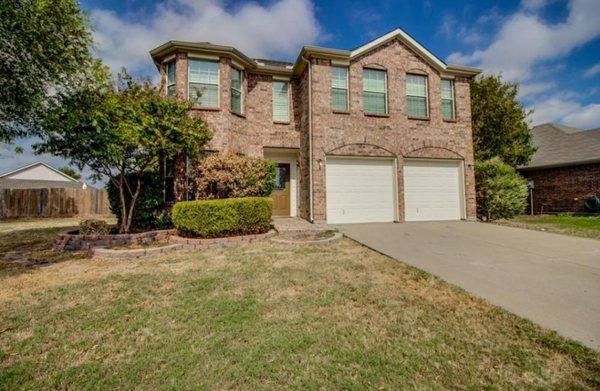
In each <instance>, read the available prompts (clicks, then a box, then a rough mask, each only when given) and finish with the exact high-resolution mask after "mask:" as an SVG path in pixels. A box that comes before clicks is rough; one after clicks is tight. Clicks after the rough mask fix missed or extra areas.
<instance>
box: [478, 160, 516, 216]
mask: <svg viewBox="0 0 600 391" xmlns="http://www.w3.org/2000/svg"><path fill="white" fill-rule="evenodd" d="M475 181H476V183H477V185H476V187H477V189H476V190H477V216H478V217H479V218H482V219H486V220H488V221H489V220H497V219H502V218H511V217H514V216H516V215H517V214H521V213H523V210H524V209H525V200H526V198H527V183H526V181H525V179H523V178H522V177H521V176H520V175H519V174H518V173H517V172H516V171H515V169H514V168H512V167H511V166H509V165H508V164H506V163H504V162H503V161H502V160H500V158H498V157H495V158H492V159H490V160H485V161H482V162H477V163H476V164H475Z"/></svg>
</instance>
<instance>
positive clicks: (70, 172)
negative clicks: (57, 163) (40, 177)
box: [58, 166, 81, 180]
mask: <svg viewBox="0 0 600 391" xmlns="http://www.w3.org/2000/svg"><path fill="white" fill-rule="evenodd" d="M58 171H60V172H62V173H63V174H66V175H68V176H70V177H71V178H73V179H77V180H79V179H81V174H79V173H78V172H77V171H75V170H74V169H72V168H71V167H68V166H64V167H61V168H59V169H58Z"/></svg>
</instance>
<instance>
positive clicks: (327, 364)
mask: <svg viewBox="0 0 600 391" xmlns="http://www.w3.org/2000/svg"><path fill="white" fill-rule="evenodd" d="M49 230H51V229H41V230H38V232H37V233H36V232H28V234H27V236H26V237H23V238H19V237H18V236H14V235H12V234H7V233H0V243H2V242H6V241H13V242H14V245H13V246H7V245H5V246H3V247H2V249H1V250H0V251H2V252H5V251H7V249H8V248H11V249H12V250H15V249H16V250H19V249H22V250H26V251H30V250H28V249H27V247H28V246H27V244H26V243H25V242H27V241H32V243H33V242H35V246H34V248H35V249H36V251H45V250H44V249H47V248H48V247H49V246H50V243H49V242H48V243H46V245H44V244H43V242H44V240H46V241H48V240H50V238H51V237H52V234H51V231H49ZM43 238H45V239H43ZM2 257H3V254H0V259H1V258H2ZM51 261H52V262H54V263H50V264H46V265H45V266H43V267H34V268H19V267H16V266H15V267H12V268H10V269H9V270H10V272H8V273H4V274H0V389H6V390H14V389H18V388H21V389H35V388H60V389H81V388H88V389H89V388H104V389H106V388H111V389H131V388H137V389H155V388H169V389H190V388H194V389H196V388H200V389H229V388H238V389H239V388H242V389H257V388H260V389H281V388H297V389H340V388H345V389H364V388H371V389H404V388H420V389H431V388H473V389H479V388H498V389H522V388H540V389H543V388H554V389H573V388H580V389H598V388H599V387H600V355H599V354H598V353H595V352H593V351H591V350H590V349H587V348H584V347H582V346H580V345H579V344H576V343H573V342H569V341H567V340H565V339H564V338H562V337H559V336H557V335H556V333H554V332H550V331H546V330H543V329H541V328H540V327H538V326H536V325H534V324H532V323H531V322H529V321H526V320H524V319H521V318H519V317H517V316H514V315H512V314H509V313H507V312H506V311H503V310H501V309H498V308H497V307H494V306H491V305H489V304H487V303H485V302H484V301H482V300H479V299H476V298H474V297H472V296H470V295H468V294H467V293H465V292H464V291H462V290H460V289H457V288H455V287H453V286H451V285H449V284H446V283H444V282H442V281H440V280H439V279H436V278H434V277H432V276H430V275H428V274H426V273H424V272H421V271H418V270H416V269H413V268H410V267H407V266H405V265H403V264H401V263H398V262H396V261H394V260H392V259H390V258H387V257H385V256H383V255H380V254H378V253H376V252H373V251H371V250H369V249H367V248H365V247H362V246H359V245H358V244H356V243H354V242H352V241H350V240H347V239H344V240H342V241H341V242H338V243H336V244H331V245H323V246H314V245H313V246H310V245H295V246H289V245H277V244H274V243H268V242H263V243H256V244H252V245H247V246H243V247H239V248H234V249H212V250H208V251H202V252H195V253H180V254H171V255H166V256H164V257H161V258H150V259H140V260H131V261H122V260H93V259H89V258H86V257H84V256H83V255H70V256H68V257H64V258H56V257H55V258H51Z"/></svg>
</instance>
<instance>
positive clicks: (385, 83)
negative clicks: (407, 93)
mask: <svg viewBox="0 0 600 391" xmlns="http://www.w3.org/2000/svg"><path fill="white" fill-rule="evenodd" d="M365 69H369V70H372V71H380V72H383V74H384V76H385V77H384V79H383V83H384V87H385V113H383V114H381V113H372V112H370V111H365V102H364V99H365V98H364V92H365V84H364V81H363V111H364V112H365V114H368V115H389V113H390V112H389V109H388V98H389V97H388V73H387V70H385V69H377V68H363V77H364V75H365V74H364V70H365ZM370 92H374V91H370Z"/></svg>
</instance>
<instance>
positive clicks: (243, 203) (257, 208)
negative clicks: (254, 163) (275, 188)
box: [172, 197, 273, 238]
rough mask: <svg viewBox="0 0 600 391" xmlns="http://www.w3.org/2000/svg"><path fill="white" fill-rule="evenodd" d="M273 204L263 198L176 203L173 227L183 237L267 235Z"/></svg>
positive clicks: (271, 201)
mask: <svg viewBox="0 0 600 391" xmlns="http://www.w3.org/2000/svg"><path fill="white" fill-rule="evenodd" d="M272 209H273V200H271V199H270V198H266V197H246V198H228V199H223V200H197V201H183V202H178V203H176V204H175V205H174V206H173V212H172V213H173V223H174V224H175V227H176V228H177V230H178V231H179V232H180V233H181V234H182V235H185V236H199V237H202V238H216V237H223V236H233V235H249V234H257V233H264V232H267V231H269V228H270V224H271V211H272Z"/></svg>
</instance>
